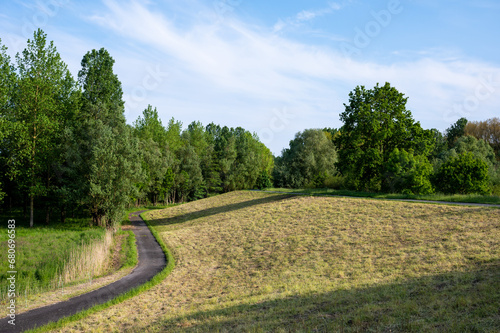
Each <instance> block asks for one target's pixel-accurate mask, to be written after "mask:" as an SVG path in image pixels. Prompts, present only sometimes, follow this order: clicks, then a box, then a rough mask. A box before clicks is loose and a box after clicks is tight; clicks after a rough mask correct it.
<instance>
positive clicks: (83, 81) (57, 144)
mask: <svg viewBox="0 0 500 333" xmlns="http://www.w3.org/2000/svg"><path fill="white" fill-rule="evenodd" d="M113 65H114V59H113V58H112V57H111V55H110V54H109V53H108V51H106V50H105V49H104V48H102V49H100V50H92V51H89V52H88V53H87V54H85V55H84V56H83V59H82V61H81V69H80V71H79V72H78V78H77V79H76V80H75V79H74V78H73V77H72V75H71V74H70V72H69V70H68V68H67V65H66V64H65V63H64V62H63V60H62V59H61V57H60V55H59V53H58V52H57V49H56V47H55V46H54V43H53V42H48V41H47V35H46V34H45V33H44V32H43V31H42V30H40V29H39V30H37V31H36V32H35V33H34V35H33V39H29V40H28V41H27V47H26V48H25V49H24V51H23V52H22V53H18V54H17V55H16V57H15V61H14V62H12V60H11V58H10V57H9V56H8V55H7V49H6V47H5V46H3V45H2V44H1V40H0V168H1V170H2V172H1V174H0V177H1V178H0V201H2V200H3V204H4V206H7V207H24V210H25V212H26V214H28V213H29V221H30V226H33V225H34V222H35V211H43V213H44V214H43V215H44V220H45V221H44V222H45V223H49V221H50V220H51V218H53V217H52V215H54V214H57V215H59V216H60V219H61V220H62V221H64V219H65V217H66V215H67V214H68V213H69V212H74V211H78V210H81V209H85V210H86V211H87V212H88V214H89V215H90V216H91V217H92V223H93V224H94V225H99V226H112V225H113V224H114V223H116V222H117V221H119V220H120V218H121V216H122V214H123V211H124V208H125V207H126V206H127V205H131V204H137V205H139V204H145V203H153V204H156V203H157V202H164V203H174V202H182V201H187V200H195V199H198V198H203V197H208V196H211V195H214V194H218V193H222V192H227V191H232V190H238V189H243V188H254V187H257V186H259V184H264V185H265V184H268V183H269V182H270V174H271V171H272V168H273V163H274V160H273V156H272V154H271V152H270V150H269V149H268V148H267V147H266V146H265V145H264V144H262V143H261V142H260V141H259V139H258V138H257V136H256V135H255V134H251V133H250V132H248V131H246V130H245V129H243V128H241V127H238V128H228V127H226V126H223V127H221V126H220V125H217V124H214V123H211V124H208V125H207V126H205V127H204V126H203V125H202V124H201V123H200V122H193V123H191V124H189V125H188V127H187V128H185V129H183V127H182V123H181V122H179V121H176V120H175V119H173V118H172V119H171V120H170V121H169V123H168V124H167V125H166V126H164V125H163V124H162V122H161V120H160V119H159V117H158V111H157V109H156V108H153V107H152V106H148V107H147V108H146V109H145V110H144V112H143V114H142V115H141V116H140V117H139V118H138V119H137V120H136V121H135V122H134V123H133V125H132V126H131V125H128V124H127V123H126V120H125V116H124V101H123V92H122V86H121V82H120V81H119V79H118V77H117V75H116V74H115V73H114V72H113ZM39 215H40V214H37V216H39ZM37 223H38V221H37Z"/></svg>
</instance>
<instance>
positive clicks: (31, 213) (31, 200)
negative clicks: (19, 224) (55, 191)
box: [30, 194, 35, 228]
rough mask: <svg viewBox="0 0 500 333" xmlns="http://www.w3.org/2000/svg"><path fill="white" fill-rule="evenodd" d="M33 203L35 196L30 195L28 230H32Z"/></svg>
mask: <svg viewBox="0 0 500 333" xmlns="http://www.w3.org/2000/svg"><path fill="white" fill-rule="evenodd" d="M34 202H35V196H34V195H33V194H31V195H30V228H33V208H34V207H33V206H34Z"/></svg>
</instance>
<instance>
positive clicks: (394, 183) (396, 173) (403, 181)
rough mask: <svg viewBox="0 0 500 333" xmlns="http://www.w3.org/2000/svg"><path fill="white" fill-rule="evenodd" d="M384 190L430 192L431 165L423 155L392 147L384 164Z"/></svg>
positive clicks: (407, 192)
mask: <svg viewBox="0 0 500 333" xmlns="http://www.w3.org/2000/svg"><path fill="white" fill-rule="evenodd" d="M385 170H386V171H385V173H384V176H385V177H384V180H383V185H384V190H385V191H388V192H393V193H394V192H396V193H404V194H430V193H433V192H434V190H433V188H432V184H431V181H430V177H431V175H432V171H433V168H432V165H431V163H430V162H429V160H428V159H427V158H426V157H425V156H414V155H413V153H412V152H407V151H405V150H404V149H401V150H399V149H397V148H396V149H394V151H393V152H392V153H391V155H390V156H389V160H388V161H387V164H386V166H385Z"/></svg>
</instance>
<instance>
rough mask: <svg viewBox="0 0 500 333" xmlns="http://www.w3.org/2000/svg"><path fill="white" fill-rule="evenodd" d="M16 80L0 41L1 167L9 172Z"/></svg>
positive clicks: (1, 192) (0, 200) (5, 50)
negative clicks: (11, 119) (13, 96)
mask: <svg viewBox="0 0 500 333" xmlns="http://www.w3.org/2000/svg"><path fill="white" fill-rule="evenodd" d="M16 80H17V77H16V74H15V72H14V66H13V65H12V63H11V61H10V57H9V56H8V55H7V48H6V47H5V46H3V45H2V40H1V39H0V166H1V168H2V170H7V167H8V165H9V162H8V161H7V160H8V155H7V151H8V150H9V149H8V146H10V145H8V144H7V143H8V142H9V141H10V140H9V137H10V136H11V133H12V130H13V129H14V126H13V122H12V121H10V119H9V118H11V116H12V107H13V106H12V102H13V101H12V93H13V91H14V87H15V84H16ZM3 176H5V175H3ZM1 181H2V179H1V178H0V202H2V200H3V197H4V195H5V192H3V188H2V182H1Z"/></svg>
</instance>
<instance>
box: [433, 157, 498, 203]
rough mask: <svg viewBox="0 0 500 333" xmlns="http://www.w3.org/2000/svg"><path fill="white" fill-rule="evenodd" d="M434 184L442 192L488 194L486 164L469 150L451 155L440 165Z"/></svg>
mask: <svg viewBox="0 0 500 333" xmlns="http://www.w3.org/2000/svg"><path fill="white" fill-rule="evenodd" d="M435 184H436V188H438V189H439V190H440V191H442V192H444V193H459V194H470V193H479V194H488V193H489V192H490V189H489V174H488V164H487V163H486V162H485V161H483V160H481V159H480V158H476V157H474V155H473V154H472V153H470V152H466V153H462V154H460V155H457V156H454V157H451V158H450V159H448V160H447V161H446V162H444V163H443V164H442V165H441V167H440V169H439V171H438V172H437V174H436V176H435Z"/></svg>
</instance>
